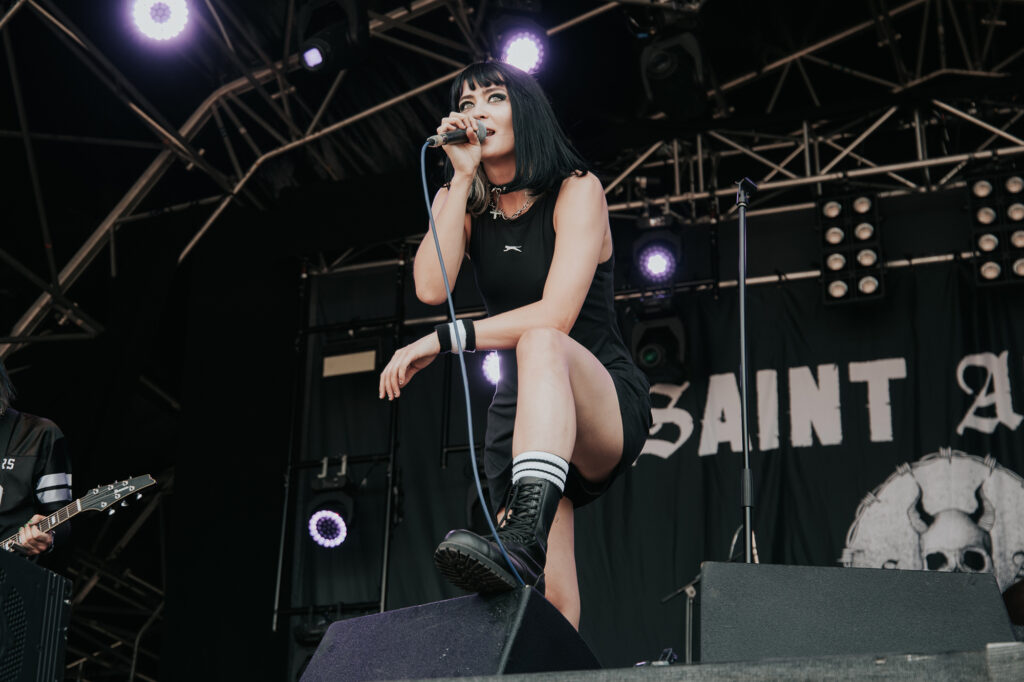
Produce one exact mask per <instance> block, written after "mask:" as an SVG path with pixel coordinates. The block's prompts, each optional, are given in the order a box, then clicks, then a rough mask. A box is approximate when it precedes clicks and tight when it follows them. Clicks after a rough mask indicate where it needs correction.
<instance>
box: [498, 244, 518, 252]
mask: <svg viewBox="0 0 1024 682" xmlns="http://www.w3.org/2000/svg"><path fill="white" fill-rule="evenodd" d="M509 251H515V252H516V253H522V252H523V247H521V246H509V245H508V244H506V245H505V250H504V251H502V253H508V252H509Z"/></svg>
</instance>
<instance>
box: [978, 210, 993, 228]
mask: <svg viewBox="0 0 1024 682" xmlns="http://www.w3.org/2000/svg"><path fill="white" fill-rule="evenodd" d="M975 218H977V220H978V222H979V223H981V224H982V225H991V224H992V223H994V222H995V220H996V212H995V209H993V208H992V207H991V206H982V207H981V208H979V209H978V212H977V214H975Z"/></svg>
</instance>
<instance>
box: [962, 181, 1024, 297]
mask: <svg viewBox="0 0 1024 682" xmlns="http://www.w3.org/2000/svg"><path fill="white" fill-rule="evenodd" d="M967 191H968V192H969V196H970V199H969V202H968V206H969V209H970V213H971V216H970V219H971V245H970V250H971V251H972V252H973V253H974V256H975V257H974V280H975V282H976V283H977V284H978V285H979V286H993V285H1000V284H1012V283H1024V173H1022V172H1020V171H1017V170H1009V171H1004V172H1002V173H990V174H986V175H982V176H975V177H974V178H972V179H969V180H968V181H967Z"/></svg>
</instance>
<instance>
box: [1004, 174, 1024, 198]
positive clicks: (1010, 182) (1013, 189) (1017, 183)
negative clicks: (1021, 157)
mask: <svg viewBox="0 0 1024 682" xmlns="http://www.w3.org/2000/svg"><path fill="white" fill-rule="evenodd" d="M1021 190H1024V180H1022V179H1021V177H1020V176H1019V175H1011V176H1010V177H1008V178H1006V191H1007V192H1009V193H1010V194H1020V192H1021Z"/></svg>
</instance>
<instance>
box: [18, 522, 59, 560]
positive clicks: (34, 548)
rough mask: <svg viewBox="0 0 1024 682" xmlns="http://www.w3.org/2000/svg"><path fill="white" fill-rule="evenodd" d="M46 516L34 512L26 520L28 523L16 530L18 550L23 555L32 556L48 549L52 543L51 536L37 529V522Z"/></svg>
mask: <svg viewBox="0 0 1024 682" xmlns="http://www.w3.org/2000/svg"><path fill="white" fill-rule="evenodd" d="M45 518H46V517H45V516H43V515H42V514H36V515H35V516H33V517H32V518H31V519H29V520H28V524H27V525H24V526H22V527H21V528H20V529H19V530H18V544H19V545H20V547H19V548H18V549H19V551H20V552H21V553H22V554H24V555H25V556H34V555H36V554H41V553H42V552H45V551H46V550H48V549H50V545H52V544H53V536H52V535H50V534H49V533H44V532H42V531H41V530H39V527H38V525H36V524H38V523H39V522H40V521H42V520H43V519H45Z"/></svg>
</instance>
